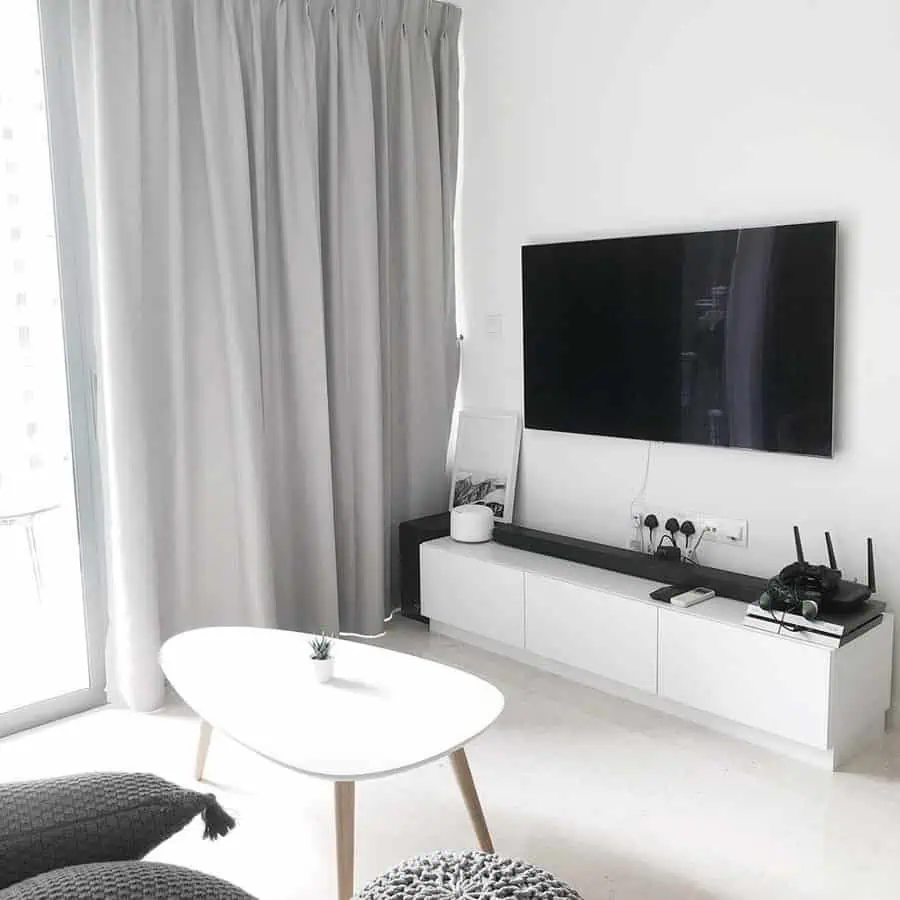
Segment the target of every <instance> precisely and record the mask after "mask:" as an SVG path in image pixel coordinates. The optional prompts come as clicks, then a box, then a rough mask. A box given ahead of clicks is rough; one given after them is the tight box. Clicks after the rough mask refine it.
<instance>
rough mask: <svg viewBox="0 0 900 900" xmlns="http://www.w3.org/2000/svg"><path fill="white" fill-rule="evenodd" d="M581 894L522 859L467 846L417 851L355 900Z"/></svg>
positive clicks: (515, 899)
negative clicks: (418, 853)
mask: <svg viewBox="0 0 900 900" xmlns="http://www.w3.org/2000/svg"><path fill="white" fill-rule="evenodd" d="M472 898H477V900H581V897H579V895H578V894H576V893H575V891H573V890H572V888H570V887H568V885H565V884H563V883H562V882H561V881H559V880H558V879H556V878H554V877H553V876H552V875H551V874H550V873H549V872H545V871H544V870H543V869H538V868H537V867H536V866H532V865H529V864H528V863H526V862H522V861H521V860H519V859H507V858H506V857H503V856H496V855H494V854H493V853H480V852H478V851H476V850H467V851H465V852H461V853H452V852H447V851H444V852H441V853H432V854H431V855H429V856H417V857H416V858H415V859H410V860H407V862H405V863H402V864H401V865H399V866H397V867H396V868H393V869H391V871H390V872H386V873H385V874H384V875H382V876H381V877H380V878H376V879H375V880H374V881H373V882H371V883H369V884H368V885H366V887H364V888H363V889H362V890H361V891H360V892H359V893H358V894H357V895H356V900H472Z"/></svg>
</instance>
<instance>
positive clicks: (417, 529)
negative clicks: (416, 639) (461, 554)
mask: <svg viewBox="0 0 900 900" xmlns="http://www.w3.org/2000/svg"><path fill="white" fill-rule="evenodd" d="M398 530H399V544H400V612H401V613H402V614H403V615H404V616H406V618H408V619H415V621H417V622H424V623H425V624H426V625H427V624H428V618H427V617H426V616H423V615H422V603H421V597H420V591H421V581H420V572H419V545H420V544H424V543H425V542H426V541H433V540H435V539H436V538H440V537H446V536H447V535H448V534H450V513H449V512H442V513H437V514H436V515H433V516H424V517H423V518H421V519H411V520H410V521H409V522H401V523H400V525H399V529H398Z"/></svg>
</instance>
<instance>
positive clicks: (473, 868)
mask: <svg viewBox="0 0 900 900" xmlns="http://www.w3.org/2000/svg"><path fill="white" fill-rule="evenodd" d="M0 896H2V895H0ZM476 897H477V898H478V900H581V897H579V896H578V894H576V893H575V891H573V890H572V888H570V887H568V886H567V885H565V884H563V883H562V882H561V881H559V880H558V879H556V878H554V877H553V876H552V875H551V874H550V873H549V872H545V871H544V870H543V869H538V868H537V867H536V866H532V865H529V864H528V863H526V862H522V861H521V860H518V859H507V858H506V857H503V856H496V855H495V854H493V853H481V852H479V851H477V850H467V851H464V852H462V853H452V852H447V851H443V852H441V853H432V854H430V855H429V856H418V857H416V858H415V859H411V860H408V861H407V862H405V863H402V864H401V865H399V866H397V867H396V868H394V869H391V871H390V872H387V873H386V874H384V875H382V876H381V877H380V878H376V879H375V880H374V881H373V882H371V883H370V884H368V885H366V887H364V888H363V889H362V891H360V893H359V894H357V895H356V900H474V898H476Z"/></svg>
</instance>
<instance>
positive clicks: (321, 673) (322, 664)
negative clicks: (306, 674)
mask: <svg viewBox="0 0 900 900" xmlns="http://www.w3.org/2000/svg"><path fill="white" fill-rule="evenodd" d="M310 662H311V663H312V670H313V676H314V677H315V679H316V681H318V682H319V683H320V684H325V682H326V681H331V679H332V678H334V657H333V656H331V657H329V658H328V659H311V660H310Z"/></svg>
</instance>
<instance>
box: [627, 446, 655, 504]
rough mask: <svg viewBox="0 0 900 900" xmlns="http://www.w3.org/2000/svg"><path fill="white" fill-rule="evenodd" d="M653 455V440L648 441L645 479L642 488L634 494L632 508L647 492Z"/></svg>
mask: <svg viewBox="0 0 900 900" xmlns="http://www.w3.org/2000/svg"><path fill="white" fill-rule="evenodd" d="M652 456H653V441H647V462H646V463H645V464H644V480H643V481H642V482H641V489H640V490H639V491H638V492H637V493H636V494H635V495H634V499H633V500H632V501H631V506H632V508H633V507H634V504H635V503H637V502H638V500H643V499H644V494H646V493H647V482H648V481H649V480H650V459H651V457H652Z"/></svg>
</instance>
